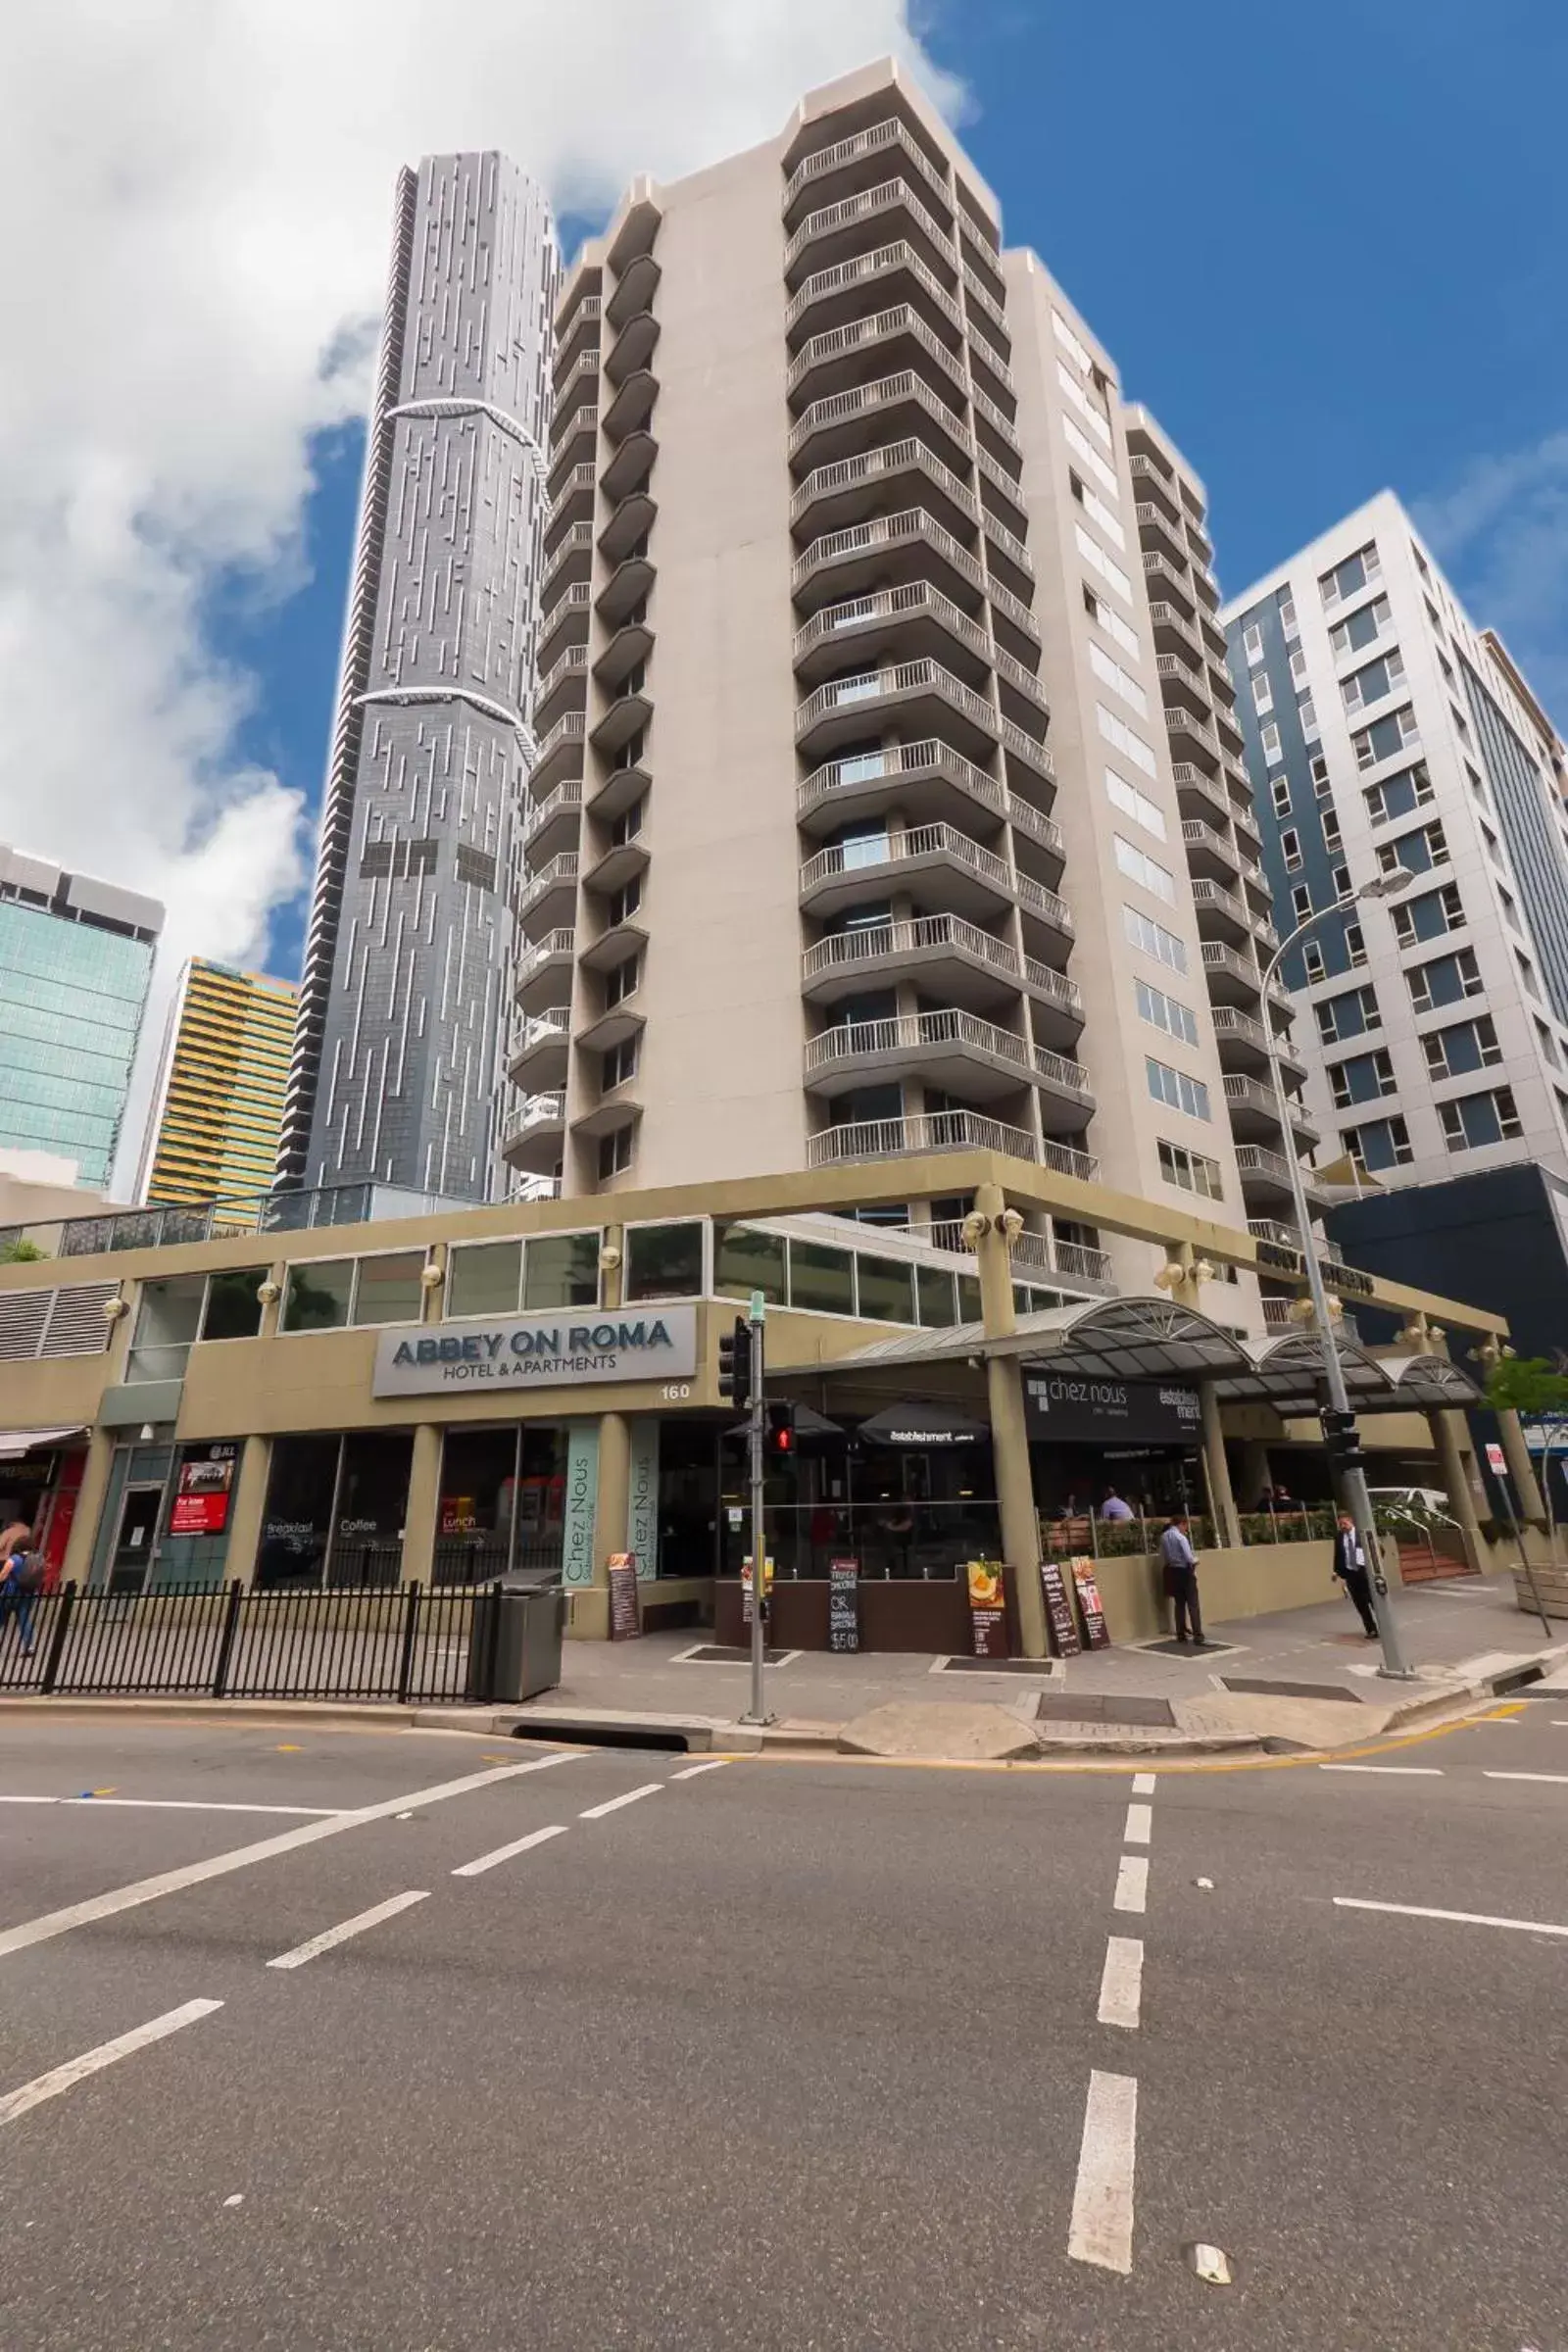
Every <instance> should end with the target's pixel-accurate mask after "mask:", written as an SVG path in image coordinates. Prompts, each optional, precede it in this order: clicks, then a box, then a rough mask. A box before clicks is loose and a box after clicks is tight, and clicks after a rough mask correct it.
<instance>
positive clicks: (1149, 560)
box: [1143, 548, 1198, 629]
mask: <svg viewBox="0 0 1568 2352" xmlns="http://www.w3.org/2000/svg"><path fill="white" fill-rule="evenodd" d="M1143 556H1144V586H1145V588H1146V589H1147V591H1148V593H1149V599H1150V602H1151V604H1154V603H1160V604H1164V605H1167V606H1171V607H1174V609H1175V610H1176V612H1178V613H1180V614H1181V616H1182V618H1183V620H1185V621H1186V623H1187V625H1188V627H1189V628H1190V629H1192V628H1196V627H1197V625H1198V604H1197V600H1196V598H1195V597H1194V595H1193V584H1192V581H1191V580H1190V579H1189V577H1188V575H1187V571H1186V568H1185V566H1183V567H1181V568H1179V569H1178V567H1177V566H1176V565H1175V564H1171V563H1170V562H1168V561H1167V559H1166V558H1165V557H1164V556H1162V555H1156V554H1154V553H1153V552H1152V550H1150V549H1149V548H1145V549H1144V551H1143Z"/></svg>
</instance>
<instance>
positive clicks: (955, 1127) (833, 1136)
mask: <svg viewBox="0 0 1568 2352" xmlns="http://www.w3.org/2000/svg"><path fill="white" fill-rule="evenodd" d="M924 1152H1005V1154H1006V1155H1007V1157H1008V1158H1009V1159H1026V1160H1031V1161H1033V1162H1034V1163H1035V1164H1036V1165H1037V1166H1038V1165H1040V1164H1042V1162H1043V1163H1044V1164H1045V1165H1046V1166H1047V1167H1053V1168H1056V1169H1057V1170H1058V1171H1059V1172H1060V1173H1061V1174H1062V1175H1064V1176H1078V1177H1081V1178H1082V1179H1083V1180H1084V1182H1085V1183H1093V1182H1094V1179H1095V1177H1096V1175H1097V1174H1098V1173H1099V1165H1100V1163H1099V1162H1098V1160H1096V1159H1094V1158H1092V1157H1091V1155H1090V1154H1089V1153H1088V1152H1074V1151H1070V1150H1069V1149H1068V1148H1067V1147H1066V1146H1065V1145H1063V1144H1054V1143H1048V1144H1047V1145H1045V1146H1044V1148H1042V1147H1041V1146H1040V1145H1039V1144H1037V1143H1036V1141H1035V1139H1034V1137H1033V1136H1032V1135H1030V1134H1028V1133H1027V1132H1026V1130H1025V1129H1023V1128H1022V1127H1005V1126H1003V1125H1002V1123H1001V1122H1000V1120H997V1119H990V1118H986V1117H985V1116H984V1115H983V1113H981V1112H979V1111H975V1110H939V1111H929V1112H927V1113H926V1114H925V1115H924V1116H922V1117H910V1118H903V1119H861V1120H858V1121H857V1122H856V1123H855V1124H854V1125H853V1126H845V1127H824V1128H823V1129H822V1131H821V1133H820V1134H818V1135H813V1136H809V1137H808V1139H807V1146H806V1164H807V1166H808V1167H811V1168H831V1167H843V1166H853V1165H854V1164H855V1163H856V1162H857V1161H858V1160H868V1159H902V1158H904V1157H918V1156H919V1155H920V1154H922V1153H924Z"/></svg>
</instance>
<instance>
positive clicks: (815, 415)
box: [789, 368, 972, 458]
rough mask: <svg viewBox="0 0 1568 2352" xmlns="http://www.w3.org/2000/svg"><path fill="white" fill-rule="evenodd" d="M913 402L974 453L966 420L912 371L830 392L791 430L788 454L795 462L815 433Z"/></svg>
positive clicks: (802, 416)
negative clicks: (847, 389)
mask: <svg viewBox="0 0 1568 2352" xmlns="http://www.w3.org/2000/svg"><path fill="white" fill-rule="evenodd" d="M906 400H912V401H914V402H915V403H916V404H917V405H918V406H919V407H920V408H922V409H924V410H925V412H926V414H927V416H929V417H935V418H936V421H937V422H938V424H940V425H941V427H942V429H943V431H944V432H945V433H947V434H948V435H949V436H950V438H951V439H952V440H953V441H955V442H956V444H957V446H958V448H959V449H961V450H963V451H964V452H965V453H966V454H970V453H971V452H972V443H971V441H970V437H969V428H968V426H967V425H966V424H965V423H964V421H963V418H962V417H959V416H956V415H955V413H954V411H953V410H952V409H950V408H949V407H948V405H947V403H946V401H941V400H938V398H937V396H936V394H935V393H934V392H933V391H932V389H931V387H930V385H929V384H928V383H927V382H926V381H925V378H924V377H923V376H919V375H916V374H915V372H914V370H913V368H900V369H899V371H898V373H897V374H895V375H883V376H879V377H878V378H877V380H876V382H875V383H873V384H857V385H855V386H854V387H853V389H852V390H850V391H848V392H830V393H829V394H828V396H827V398H826V399H825V400H813V401H812V403H811V405H810V407H809V409H806V410H804V411H803V412H802V414H801V416H800V417H798V418H797V420H796V422H795V424H794V425H793V426H792V427H791V428H790V441H789V454H790V456H791V457H792V458H793V457H794V456H795V455H796V453H797V451H799V450H800V449H802V448H804V446H805V445H806V443H807V442H808V441H809V440H810V439H811V438H812V436H813V435H814V434H816V433H820V432H824V431H826V430H827V428H828V427H829V426H830V425H835V424H844V423H846V422H848V420H849V419H850V418H851V417H864V416H868V415H869V414H870V413H871V411H872V410H874V409H885V408H889V407H892V406H894V405H895V404H897V403H900V402H903V401H906Z"/></svg>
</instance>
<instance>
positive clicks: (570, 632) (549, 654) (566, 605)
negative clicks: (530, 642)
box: [534, 580, 594, 725]
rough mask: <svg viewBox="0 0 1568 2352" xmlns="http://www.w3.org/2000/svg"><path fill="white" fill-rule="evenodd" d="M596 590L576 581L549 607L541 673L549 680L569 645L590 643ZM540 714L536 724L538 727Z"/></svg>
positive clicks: (542, 638)
mask: <svg viewBox="0 0 1568 2352" xmlns="http://www.w3.org/2000/svg"><path fill="white" fill-rule="evenodd" d="M593 594H594V592H593V589H592V587H591V586H590V585H589V583H588V581H586V580H573V582H572V583H571V585H570V587H569V588H566V589H564V591H563V592H562V594H561V595H560V596H558V597H557V599H556V601H555V603H554V604H553V605H550V606H547V607H546V609H545V615H544V618H543V620H541V622H540V623H539V673H540V675H541V677H547V676H548V675H549V673H550V672H551V670H553V669H554V668H555V666H556V663H557V662H559V661H560V659H561V657H562V655H563V654H564V652H565V649H566V647H567V645H568V644H570V643H572V642H576V643H578V644H581V645H586V644H587V642H588V615H589V612H590V610H591V609H592V606H593ZM538 716H539V714H538V711H537V709H536V710H535V711H534V723H535V725H537V724H538Z"/></svg>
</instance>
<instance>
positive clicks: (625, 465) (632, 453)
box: [599, 430, 659, 506]
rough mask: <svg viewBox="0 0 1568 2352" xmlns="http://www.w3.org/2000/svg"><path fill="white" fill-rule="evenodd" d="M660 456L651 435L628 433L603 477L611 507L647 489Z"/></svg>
mask: <svg viewBox="0 0 1568 2352" xmlns="http://www.w3.org/2000/svg"><path fill="white" fill-rule="evenodd" d="M658 455H659V443H658V442H657V441H656V440H655V439H654V436H653V434H652V433H650V432H646V431H642V430H639V431H637V432H635V433H628V434H627V435H626V437H625V439H624V440H623V441H622V442H620V444H619V445H618V447H617V448H616V450H615V452H614V454H613V457H612V458H611V460H610V462H609V464H608V465H607V466H605V468H604V471H603V472H602V474H601V475H600V477H599V478H600V487H601V488H602V490H603V491H604V494H605V496H606V498H607V499H609V501H610V503H611V505H612V506H618V505H619V503H620V501H621V500H622V499H623V498H630V497H631V495H632V493H633V491H636V490H641V489H643V488H645V487H646V485H647V481H648V477H649V475H650V474H651V473H652V472H653V469H654V460H655V458H657V457H658Z"/></svg>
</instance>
